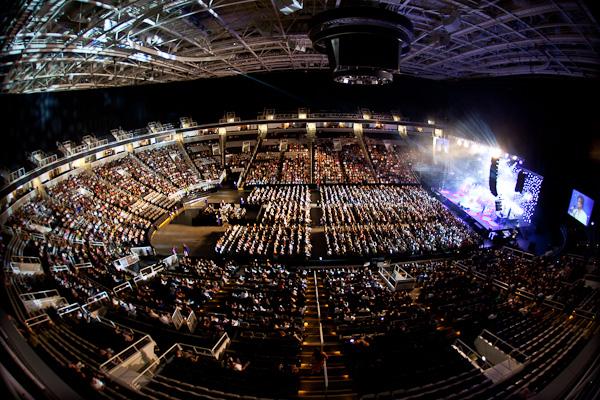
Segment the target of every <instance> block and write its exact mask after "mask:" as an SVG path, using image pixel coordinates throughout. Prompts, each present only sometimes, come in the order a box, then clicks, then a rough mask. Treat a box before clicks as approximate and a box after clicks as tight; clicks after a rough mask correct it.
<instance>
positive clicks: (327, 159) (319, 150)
mask: <svg viewBox="0 0 600 400" xmlns="http://www.w3.org/2000/svg"><path fill="white" fill-rule="evenodd" d="M343 182H344V173H343V171H342V164H341V161H340V155H339V152H338V151H334V149H333V143H332V142H317V143H316V145H315V183H316V184H317V185H322V184H328V183H343Z"/></svg>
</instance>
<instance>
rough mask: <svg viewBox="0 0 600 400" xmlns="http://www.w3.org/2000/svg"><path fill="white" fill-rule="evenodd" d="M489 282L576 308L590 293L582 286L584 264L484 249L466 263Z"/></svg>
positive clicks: (580, 261) (503, 250) (567, 259)
mask: <svg viewBox="0 0 600 400" xmlns="http://www.w3.org/2000/svg"><path fill="white" fill-rule="evenodd" d="M463 262H464V264H465V265H466V266H468V267H469V268H472V269H473V270H475V271H477V272H479V273H482V274H484V275H486V276H487V277H489V278H490V279H497V280H499V281H501V282H504V283H506V284H507V285H509V287H510V288H511V289H512V290H516V289H520V290H523V291H526V292H528V293H530V294H531V295H533V296H536V297H537V298H539V299H548V300H554V301H557V302H559V303H563V304H566V305H570V306H577V305H578V304H579V303H581V302H582V301H583V300H584V299H585V297H586V296H588V295H590V293H591V289H590V288H588V287H585V286H584V285H582V284H581V281H580V279H581V278H582V277H583V276H584V274H585V265H584V263H583V260H581V259H580V258H577V257H571V256H568V255H563V256H561V257H560V258H558V259H555V258H547V257H541V256H534V255H530V254H523V253H520V252H516V251H513V250H510V249H482V250H479V251H478V252H475V253H473V254H472V255H471V257H470V258H469V259H467V260H465V261H463Z"/></svg>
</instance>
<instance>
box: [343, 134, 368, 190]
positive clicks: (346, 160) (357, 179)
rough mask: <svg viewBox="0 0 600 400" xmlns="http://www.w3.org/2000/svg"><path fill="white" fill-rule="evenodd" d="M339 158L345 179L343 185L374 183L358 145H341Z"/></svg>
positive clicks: (354, 143) (352, 143)
mask: <svg viewBox="0 0 600 400" xmlns="http://www.w3.org/2000/svg"><path fill="white" fill-rule="evenodd" d="M340 158H341V161H342V166H343V169H344V175H345V177H346V179H345V181H344V182H345V183H376V180H375V176H374V175H373V171H372V169H371V166H370V165H369V163H368V161H367V158H366V157H365V154H364V152H363V151H362V148H361V147H360V145H359V144H358V143H356V142H351V143H348V144H346V145H343V146H342V151H341V152H340Z"/></svg>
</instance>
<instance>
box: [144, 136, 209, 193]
mask: <svg viewBox="0 0 600 400" xmlns="http://www.w3.org/2000/svg"><path fill="white" fill-rule="evenodd" d="M136 155H137V156H138V157H139V158H140V160H142V161H143V162H144V163H145V164H146V165H147V166H149V167H150V169H152V170H153V171H155V172H157V173H159V174H161V175H162V176H164V177H165V178H167V179H169V180H170V181H171V182H172V183H173V184H174V185H175V186H176V187H177V188H180V189H182V188H187V187H189V186H191V185H195V184H198V183H200V179H199V178H198V176H197V175H196V173H195V172H194V170H193V169H192V167H191V166H190V165H188V163H187V160H186V158H185V155H184V154H183V153H182V150H181V149H180V148H179V147H178V145H168V146H165V147H160V148H154V149H150V150H145V151H142V152H139V153H137V154H136Z"/></svg>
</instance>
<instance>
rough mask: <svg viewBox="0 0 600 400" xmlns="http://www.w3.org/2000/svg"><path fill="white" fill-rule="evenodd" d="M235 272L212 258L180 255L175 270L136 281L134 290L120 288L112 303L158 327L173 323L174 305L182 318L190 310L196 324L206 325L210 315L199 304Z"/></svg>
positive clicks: (213, 295) (206, 299) (209, 297)
mask: <svg viewBox="0 0 600 400" xmlns="http://www.w3.org/2000/svg"><path fill="white" fill-rule="evenodd" d="M178 271H181V272H182V273H179V272H178ZM236 271H237V266H235V265H233V264H231V263H228V264H225V265H218V264H216V263H215V262H214V261H212V260H207V259H192V258H189V257H183V258H181V259H180V260H179V266H178V270H177V271H174V272H167V273H163V274H161V275H160V276H158V277H156V278H154V279H151V280H148V281H145V282H144V284H138V286H137V288H136V290H135V291H131V292H130V291H123V292H122V293H120V298H119V300H116V299H113V306H114V308H115V309H116V310H119V311H121V312H126V313H127V314H129V315H132V316H135V317H136V318H140V319H146V320H149V321H154V322H155V323H156V324H157V325H159V326H160V325H165V326H173V320H172V315H173V313H174V311H175V309H176V308H179V311H180V313H181V315H182V316H183V317H184V318H187V317H188V315H189V314H190V313H191V312H192V311H193V312H194V313H195V314H196V316H197V318H198V324H199V325H200V326H206V325H209V324H210V318H209V317H207V316H205V315H204V314H203V312H202V308H203V306H204V305H205V304H206V303H207V302H208V301H209V300H211V299H213V298H214V297H215V295H216V293H217V292H218V291H219V290H220V288H221V287H223V285H226V284H227V283H228V282H229V280H230V279H231V276H232V275H233V273H235V272H236Z"/></svg>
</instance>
